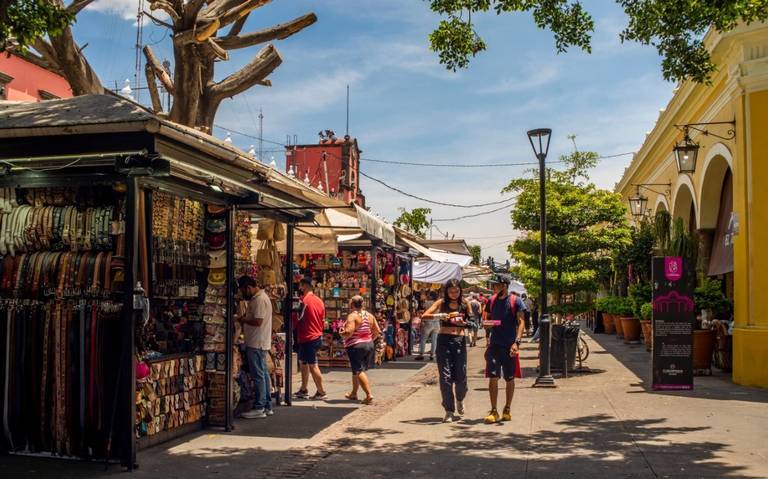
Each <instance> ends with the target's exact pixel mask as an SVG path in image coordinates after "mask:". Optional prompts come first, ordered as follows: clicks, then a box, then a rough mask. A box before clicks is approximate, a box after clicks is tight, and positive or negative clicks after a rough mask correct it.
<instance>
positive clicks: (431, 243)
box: [421, 239, 472, 256]
mask: <svg viewBox="0 0 768 479" xmlns="http://www.w3.org/2000/svg"><path fill="white" fill-rule="evenodd" d="M421 243H422V244H424V245H425V246H428V247H430V248H432V249H436V250H443V251H446V252H448V253H454V254H462V255H469V256H471V255H472V253H470V252H469V247H468V246H467V242H466V241H464V240H463V239H450V240H428V239H425V240H422V241H421Z"/></svg>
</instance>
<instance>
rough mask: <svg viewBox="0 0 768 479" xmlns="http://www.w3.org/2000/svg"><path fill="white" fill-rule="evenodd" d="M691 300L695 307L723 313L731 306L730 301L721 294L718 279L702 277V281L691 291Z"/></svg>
mask: <svg viewBox="0 0 768 479" xmlns="http://www.w3.org/2000/svg"><path fill="white" fill-rule="evenodd" d="M693 300H694V302H695V303H696V309H697V310H702V309H707V310H709V311H712V313H714V314H717V313H725V312H727V311H728V310H729V309H730V307H731V302H730V301H729V300H728V298H726V297H725V295H724V294H723V290H722V286H721V285H720V281H718V280H716V279H709V278H706V279H704V282H703V283H702V284H701V286H699V287H698V288H696V289H695V290H694V291H693Z"/></svg>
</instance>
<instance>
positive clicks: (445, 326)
mask: <svg viewBox="0 0 768 479" xmlns="http://www.w3.org/2000/svg"><path fill="white" fill-rule="evenodd" d="M444 292H445V295H444V297H443V298H442V299H438V300H437V301H435V303H434V304H433V305H432V306H431V307H430V308H429V309H428V310H427V311H426V312H425V313H424V315H423V317H424V318H427V319H437V320H439V321H440V332H439V333H438V335H437V367H438V370H439V372H440V395H441V396H442V404H443V409H445V417H444V418H443V422H452V421H453V420H454V419H457V418H456V417H455V415H458V417H461V416H463V415H464V398H465V397H466V395H467V333H466V331H467V328H468V327H469V322H468V321H467V319H468V318H469V314H470V310H471V309H470V306H469V302H468V301H466V300H465V299H463V297H462V291H461V283H460V282H459V281H458V280H456V279H452V280H450V281H448V283H447V284H446V285H445V289H444Z"/></svg>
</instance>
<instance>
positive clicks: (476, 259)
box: [469, 245, 483, 265]
mask: <svg viewBox="0 0 768 479" xmlns="http://www.w3.org/2000/svg"><path fill="white" fill-rule="evenodd" d="M469 252H470V254H471V255H472V264H476V265H479V264H480V263H481V262H482V261H483V251H482V248H480V246H479V245H472V246H470V247H469Z"/></svg>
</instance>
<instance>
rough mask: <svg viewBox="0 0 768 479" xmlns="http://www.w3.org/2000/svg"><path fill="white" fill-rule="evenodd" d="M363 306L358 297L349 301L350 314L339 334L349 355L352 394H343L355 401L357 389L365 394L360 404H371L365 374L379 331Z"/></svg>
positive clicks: (363, 300) (362, 300)
mask: <svg viewBox="0 0 768 479" xmlns="http://www.w3.org/2000/svg"><path fill="white" fill-rule="evenodd" d="M364 304H365V299H363V297H362V296H359V295H358V296H353V297H352V298H351V299H350V300H349V310H350V313H349V315H348V316H347V321H346V323H345V324H344V329H343V331H342V332H341V336H342V337H343V338H344V346H345V347H346V348H347V354H348V355H349V363H350V365H351V366H352V392H350V393H348V394H345V395H344V397H346V398H347V399H349V400H351V401H357V399H358V398H357V392H358V389H362V390H363V392H364V393H365V399H363V400H362V403H363V404H371V403H372V402H373V396H372V395H371V386H370V383H369V381H368V375H367V374H366V373H365V372H366V371H367V370H368V368H370V367H371V365H372V364H373V360H374V353H375V351H374V346H373V341H374V339H376V338H377V337H379V336H381V329H380V328H379V323H378V321H376V318H375V317H374V316H373V315H372V314H369V313H368V311H366V310H365V307H364Z"/></svg>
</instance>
